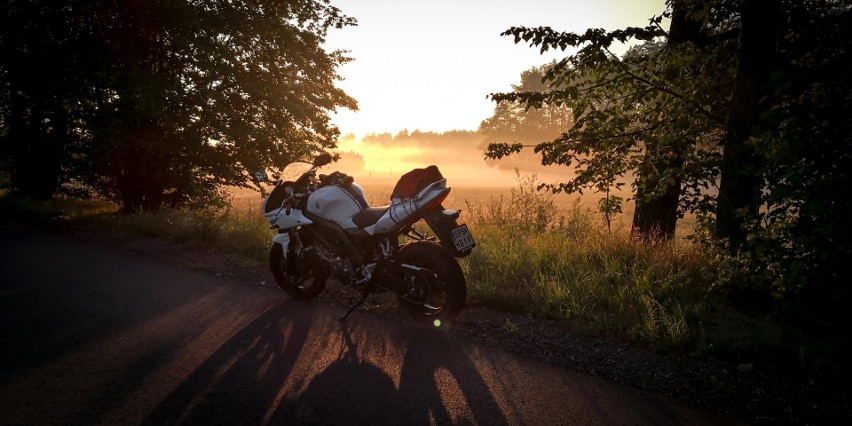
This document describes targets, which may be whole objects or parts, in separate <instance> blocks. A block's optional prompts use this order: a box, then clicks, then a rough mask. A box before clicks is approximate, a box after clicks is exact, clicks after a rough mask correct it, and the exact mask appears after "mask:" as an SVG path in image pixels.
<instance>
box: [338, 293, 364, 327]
mask: <svg viewBox="0 0 852 426" xmlns="http://www.w3.org/2000/svg"><path fill="white" fill-rule="evenodd" d="M369 294H370V291H369V290H368V289H367V287H364V289H363V290H362V291H361V299H360V300H358V301H357V302H355V304H354V305H352V307H351V308H349V310H348V311H346V315H344V316H343V317H342V318H340V321H345V320H346V317H348V316H349V314H351V313H352V312H354V311H355V309H358V307H359V306H361V305H362V304H363V303H364V301H365V300H367V296H368V295H369Z"/></svg>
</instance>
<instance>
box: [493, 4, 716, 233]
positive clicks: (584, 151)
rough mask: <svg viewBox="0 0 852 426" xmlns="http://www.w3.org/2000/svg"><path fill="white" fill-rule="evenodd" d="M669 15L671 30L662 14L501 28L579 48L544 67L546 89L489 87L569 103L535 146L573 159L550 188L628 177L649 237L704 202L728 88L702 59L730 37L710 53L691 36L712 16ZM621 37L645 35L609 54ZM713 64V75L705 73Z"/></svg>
mask: <svg viewBox="0 0 852 426" xmlns="http://www.w3.org/2000/svg"><path fill="white" fill-rule="evenodd" d="M686 3H687V2H675V5H676V6H679V5H681V4H686ZM689 4H694V3H693V2H689ZM679 7H680V6H679ZM668 15H669V16H671V15H672V13H669V14H668ZM674 15H676V16H677V18H676V19H673V20H672V27H671V28H670V32H669V33H666V32H665V31H663V30H662V29H661V28H660V26H659V24H660V22H661V20H662V18H661V17H658V18H654V19H652V20H651V22H650V24H649V25H648V26H647V27H644V28H627V29H625V30H616V31H612V32H606V31H604V30H594V29H593V30H588V31H587V32H586V33H585V34H580V35H578V34H573V33H559V32H556V31H554V30H552V29H550V28H524V27H519V28H512V29H510V30H508V31H506V32H505V33H504V35H513V36H514V37H515V41H516V42H520V41H521V40H525V41H528V42H529V43H530V44H531V45H534V46H539V47H540V48H541V49H542V51H544V50H549V49H557V48H558V49H563V50H564V49H565V48H567V47H568V46H574V47H580V50H579V51H578V52H577V53H576V54H574V55H571V56H568V57H566V58H565V59H563V60H561V61H559V62H558V63H557V64H556V65H555V66H554V67H553V68H552V69H551V70H549V72H548V73H547V74H546V76H545V81H546V82H547V83H548V89H547V90H546V91H531V92H516V93H504V94H492V98H493V99H494V100H495V101H497V102H520V103H522V104H525V105H526V106H527V107H532V108H538V107H540V106H543V105H549V104H556V105H567V106H569V107H570V109H571V110H572V111H573V113H574V121H575V124H574V127H573V128H572V129H570V130H569V131H567V132H565V133H563V134H562V135H561V136H560V137H558V138H556V139H554V140H551V141H545V142H541V143H539V144H538V145H537V146H536V147H535V151H536V152H539V153H541V154H542V156H543V161H544V162H545V163H548V164H565V165H573V166H574V168H575V171H576V177H575V178H573V179H571V180H569V181H568V182H563V183H561V184H558V185H552V186H550V189H552V190H554V191H567V192H575V191H576V192H582V190H583V189H595V190H597V191H600V192H606V191H608V189H609V188H612V187H615V188H618V187H620V186H621V185H624V184H626V181H632V185H633V186H634V194H635V195H634V198H635V200H636V206H637V207H636V211H635V214H634V224H633V225H634V226H633V228H634V230H635V231H637V232H638V233H639V234H640V235H642V236H643V237H645V238H649V239H651V238H655V237H658V236H659V237H664V238H671V237H672V236H673V235H674V231H675V223H676V220H677V218H679V217H680V216H681V215H682V214H683V213H684V212H685V211H690V210H692V211H694V210H695V209H699V208H706V206H707V205H708V199H707V198H708V197H707V192H706V188H708V187H709V186H710V185H711V184H712V182H713V178H714V176H713V169H714V167H715V163H714V162H715V161H716V160H717V158H718V155H719V151H718V149H716V146H717V144H716V143H714V139H715V138H716V137H717V136H718V134H719V131H718V129H719V128H720V124H721V123H723V121H724V120H723V119H722V118H720V115H719V113H718V111H717V110H716V107H717V106H719V105H722V101H721V99H722V98H723V96H724V94H725V93H727V92H725V91H724V90H718V89H720V88H721V89H724V87H725V86H724V85H725V82H726V81H729V77H728V75H727V73H726V70H725V67H724V66H720V65H719V64H718V63H716V62H714V61H712V60H710V58H716V57H720V56H716V55H718V52H721V53H728V52H726V51H725V50H726V49H727V48H728V45H727V44H725V43H719V44H718V45H714V46H713V48H712V51H713V55H708V54H707V53H706V52H703V51H702V48H701V47H699V46H697V45H696V43H694V41H695V40H694V38H696V37H695V34H696V32H697V31H698V29H699V28H700V30H701V31H704V32H705V34H709V35H706V37H711V36H717V35H718V34H720V33H722V32H723V27H722V26H721V25H715V26H714V25H711V24H710V23H705V21H710V18H702V19H701V20H700V21H699V20H698V19H697V18H696V17H697V16H698V15H697V14H694V13H689V12H678V13H675V14H674ZM672 33H674V37H673V35H672ZM629 39H637V40H644V41H646V43H645V44H643V45H639V46H637V47H635V48H633V49H632V50H631V51H629V52H628V53H627V54H626V55H624V57H622V58H618V57H616V56H615V55H614V54H612V52H611V51H610V46H611V45H612V43H614V42H617V41H618V42H624V41H627V40H629ZM690 65H691V66H690ZM720 71H721V72H720ZM711 74H714V75H713V77H712V78H713V80H712V84H711V83H709V82H708V80H707V77H708V76H710V75H711ZM709 86H712V88H711V87H709ZM697 88H698V89H702V90H696V89H697ZM705 88H710V89H713V90H703V89H705ZM520 148H521V144H515V145H514V146H511V145H492V149H491V150H490V151H489V152H488V155H489V156H491V157H502V156H505V155H507V154H511V153H514V152H518V151H519V150H520Z"/></svg>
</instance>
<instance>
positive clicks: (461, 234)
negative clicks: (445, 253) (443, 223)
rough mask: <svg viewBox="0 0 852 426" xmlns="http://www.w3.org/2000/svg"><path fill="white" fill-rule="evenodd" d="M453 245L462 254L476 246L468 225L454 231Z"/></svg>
mask: <svg viewBox="0 0 852 426" xmlns="http://www.w3.org/2000/svg"><path fill="white" fill-rule="evenodd" d="M453 244H454V245H455V246H456V250H458V251H460V252H465V251H468V250H470V249H472V248H473V247H474V246H476V243H475V242H473V236H472V235H470V230H468V229H467V225H462V226H459V227H458V228H456V229H453Z"/></svg>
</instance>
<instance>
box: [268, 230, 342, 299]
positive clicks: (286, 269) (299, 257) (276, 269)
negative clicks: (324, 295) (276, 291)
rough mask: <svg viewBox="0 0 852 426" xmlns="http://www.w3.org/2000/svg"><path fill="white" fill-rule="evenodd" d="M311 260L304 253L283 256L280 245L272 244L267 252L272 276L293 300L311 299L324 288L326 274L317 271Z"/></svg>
mask: <svg viewBox="0 0 852 426" xmlns="http://www.w3.org/2000/svg"><path fill="white" fill-rule="evenodd" d="M291 244H292V243H291ZM308 253H311V252H308ZM312 260H313V259H311V258H310V256H306V254H305V252H304V251H300V252H299V253H298V254H297V253H295V252H294V251H292V250H290V251H289V253H288V255H287V256H285V255H284V248H283V247H282V246H281V244H272V249H271V250H270V251H269V268H270V269H271V270H272V276H274V277H275V281H276V282H277V283H278V286H279V287H281V288H282V289H283V290H284V291H286V292H287V294H289V295H290V296H292V297H293V298H294V299H302V300H307V299H313V298H314V297H316V296H317V295H318V294H320V292H322V290H323V288H325V280H326V278H327V276H328V274H327V273H324V271H323V270H322V268H319V270H317V269H318V268H317V267H316V263H315V262H313V261H312Z"/></svg>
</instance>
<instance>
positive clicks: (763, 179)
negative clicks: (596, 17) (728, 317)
mask: <svg viewBox="0 0 852 426" xmlns="http://www.w3.org/2000/svg"><path fill="white" fill-rule="evenodd" d="M761 5H763V6H761ZM744 14H746V15H748V16H749V17H754V19H753V20H746V19H745V18H743V16H744ZM664 16H665V17H669V18H671V27H670V29H669V31H668V32H666V31H663V30H662V28H661V27H660V24H661V22H662V17H655V18H652V19H651V20H650V22H649V25H648V26H646V27H644V28H627V29H623V30H615V31H604V30H598V29H590V30H588V31H587V32H585V33H582V34H574V33H561V32H557V31H555V30H553V29H551V28H547V27H539V28H527V27H515V28H511V29H509V30H507V31H506V32H504V35H506V36H510V37H513V38H514V40H515V42H516V43H518V42H526V43H528V44H530V45H531V46H533V47H536V48H539V49H540V50H542V51H545V50H551V49H562V50H565V49H567V48H568V47H575V48H577V49H578V51H577V53H575V54H572V55H569V56H567V57H565V58H564V59H563V60H561V61H558V62H557V63H556V64H555V66H553V67H551V68H550V69H549V70H548V72H547V73H546V74H545V76H544V79H543V82H545V83H546V84H547V88H546V89H545V90H535V91H527V92H523V91H515V92H511V93H497V94H492V95H491V97H492V99H494V100H495V101H497V102H498V103H518V104H520V105H523V106H525V107H526V108H540V107H543V106H548V105H555V106H566V107H568V108H570V110H571V111H572V113H573V116H574V126H573V127H572V128H571V129H570V130H568V131H567V132H565V133H563V134H562V135H561V136H560V137H558V138H555V139H553V140H550V141H543V142H540V143H538V144H537V145H536V146H535V152H537V153H540V154H541V156H542V161H543V162H544V163H546V164H564V165H569V166H572V167H574V169H575V171H576V174H575V175H572V176H571V179H569V180H567V181H566V182H562V183H560V184H558V185H551V186H547V187H548V188H550V189H552V190H554V191H567V192H581V191H582V190H584V189H596V190H598V191H605V190H606V188H611V187H613V185H617V184H618V183H623V182H624V180H625V179H631V178H635V179H634V180H633V182H632V185H633V194H634V198H635V199H636V202H637V214H636V215H634V227H644V228H645V229H646V230H647V229H650V228H651V227H653V226H654V225H655V224H657V225H659V226H660V228H661V229H667V228H668V227H667V224H666V222H665V221H666V220H667V219H666V217H667V215H669V214H670V213H668V212H667V210H669V209H668V206H673V207H674V208H676V209H677V211H676V215H677V216H676V217H682V215H683V214H685V213H686V212H695V213H697V214H698V215H699V216H700V217H702V218H703V220H704V221H705V223H707V224H708V225H709V226H710V227H711V230H713V231H715V234H716V237H725V238H724V239H719V238H715V239H711V240H709V242H710V243H711V244H722V245H723V246H724V247H727V255H728V256H731V258H732V259H736V260H737V261H736V262H735V263H738V264H739V265H740V267H738V268H736V269H738V270H739V271H740V273H735V274H731V275H730V277H731V278H732V279H731V280H729V281H727V284H726V285H727V286H730V287H731V288H730V290H733V291H731V293H730V294H732V295H733V294H738V295H740V296H737V297H740V300H739V302H743V303H748V300H753V299H752V298H750V297H747V298H742V297H741V295H742V294H743V291H745V290H746V289H751V290H748V291H749V292H751V291H752V290H754V292H756V293H761V294H762V298H764V299H770V300H775V301H781V302H782V303H780V304H779V303H776V304H774V306H775V307H776V308H782V310H783V311H785V312H787V313H797V314H801V313H803V312H804V313H807V316H806V318H824V319H827V318H830V321H832V322H839V321H843V322H844V323H845V322H847V321H848V320H845V319H842V317H843V315H842V312H843V311H842V308H841V307H842V306H844V304H845V303H848V302H849V301H850V292H849V290H848V288H849V287H848V285H846V284H845V283H843V282H842V277H841V275H842V274H841V271H842V270H843V262H845V261H846V259H849V257H850V254H852V250H850V247H852V238H850V235H849V232H850V231H849V229H852V228H850V226H849V225H850V223H849V221H850V219H849V218H850V217H852V204H850V203H852V202H850V199H849V197H848V196H847V195H846V194H845V192H844V191H843V190H842V189H841V188H848V185H849V183H850V175H849V172H848V170H850V167H849V166H850V151H849V135H850V118H849V117H852V114H850V112H849V106H850V99H852V96H850V87H849V83H848V75H849V71H850V69H849V65H848V64H849V63H850V62H852V61H850V60H849V59H850V58H848V57H847V56H848V55H849V52H850V51H851V50H850V48H849V44H850V41H849V39H848V37H844V36H843V34H848V32H849V30H850V22H852V4H850V2H849V1H848V0H842V1H829V0H808V1H804V2H794V1H782V2H773V3H772V4H771V5H765V4H763V3H759V2H754V1H753V0H707V1H700V0H674V1H671V2H670V3H669V9H668V10H667V11H666V12H665V13H664ZM774 16H777V25H775V24H771V25H770V24H765V23H763V20H764V18H766V20H769V21H771V22H773V23H775V22H776V21H775V20H774V19H769V18H770V17H774ZM749 19H751V18H749ZM760 31H764V32H765V33H760ZM755 33H757V34H755ZM628 40H638V41H643V42H644V43H643V44H640V45H637V46H635V47H634V48H632V49H631V50H630V51H628V53H627V54H625V55H624V56H622V57H617V56H616V55H614V54H613V53H612V51H611V49H610V47H611V45H612V44H613V43H616V42H625V41H628ZM746 49H751V50H746ZM755 49H762V50H758V51H757V53H758V54H759V55H760V58H765V59H761V63H759V64H754V60H753V59H751V60H747V59H749V58H751V56H749V55H753V54H754V53H755V51H754V50H755ZM744 52H746V53H744ZM767 70H768V71H767ZM763 72H766V74H765V76H766V77H764V74H763ZM738 85H739V86H738ZM749 85H751V86H749ZM522 148H523V144H519V143H503V144H492V145H491V146H489V148H488V151H487V156H489V157H493V158H501V157H503V156H506V155H512V154H514V153H516V152H519V151H520V150H522ZM720 183H721V185H720ZM719 186H721V188H722V189H723V190H725V193H726V194H727V193H732V194H735V195H736V196H734V197H731V198H727V197H726V198H724V201H725V202H724V203H723V204H725V205H724V206H720V204H719V199H718V198H717V194H718V193H717V191H716V189H717V188H718V187H719ZM726 188H733V189H732V190H730V191H728V190H727V189H726ZM749 194H752V196H750V195H749ZM749 197H750V198H749ZM729 201H730V202H732V203H733V204H727V203H728V202H729ZM655 203H656V204H655ZM643 205H644V206H656V207H660V209H658V210H657V211H655V212H654V214H653V215H652V217H651V218H650V219H651V220H650V221H642V220H640V219H641V218H640V215H639V211H640V210H641V207H642V206H643ZM731 209H732V210H733V211H735V212H736V213H735V214H736V215H737V216H736V218H735V220H732V221H731V220H727V219H726V220H725V221H724V223H722V222H721V221H720V220H719V219H720V216H719V212H727V211H729V210H731ZM671 211H672V212H673V211H674V210H673V209H672V210H671ZM676 217H675V218H676ZM726 217H727V216H726ZM672 225H673V222H672ZM732 226H733V227H740V226H743V228H742V232H733V231H731V227H732ZM672 230H673V228H672ZM671 235H673V232H672V234H671ZM737 288H738V289H739V290H736V289H737ZM820 306H830V307H831V309H821V308H820ZM828 311H831V312H833V313H832V314H829V313H828Z"/></svg>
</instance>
